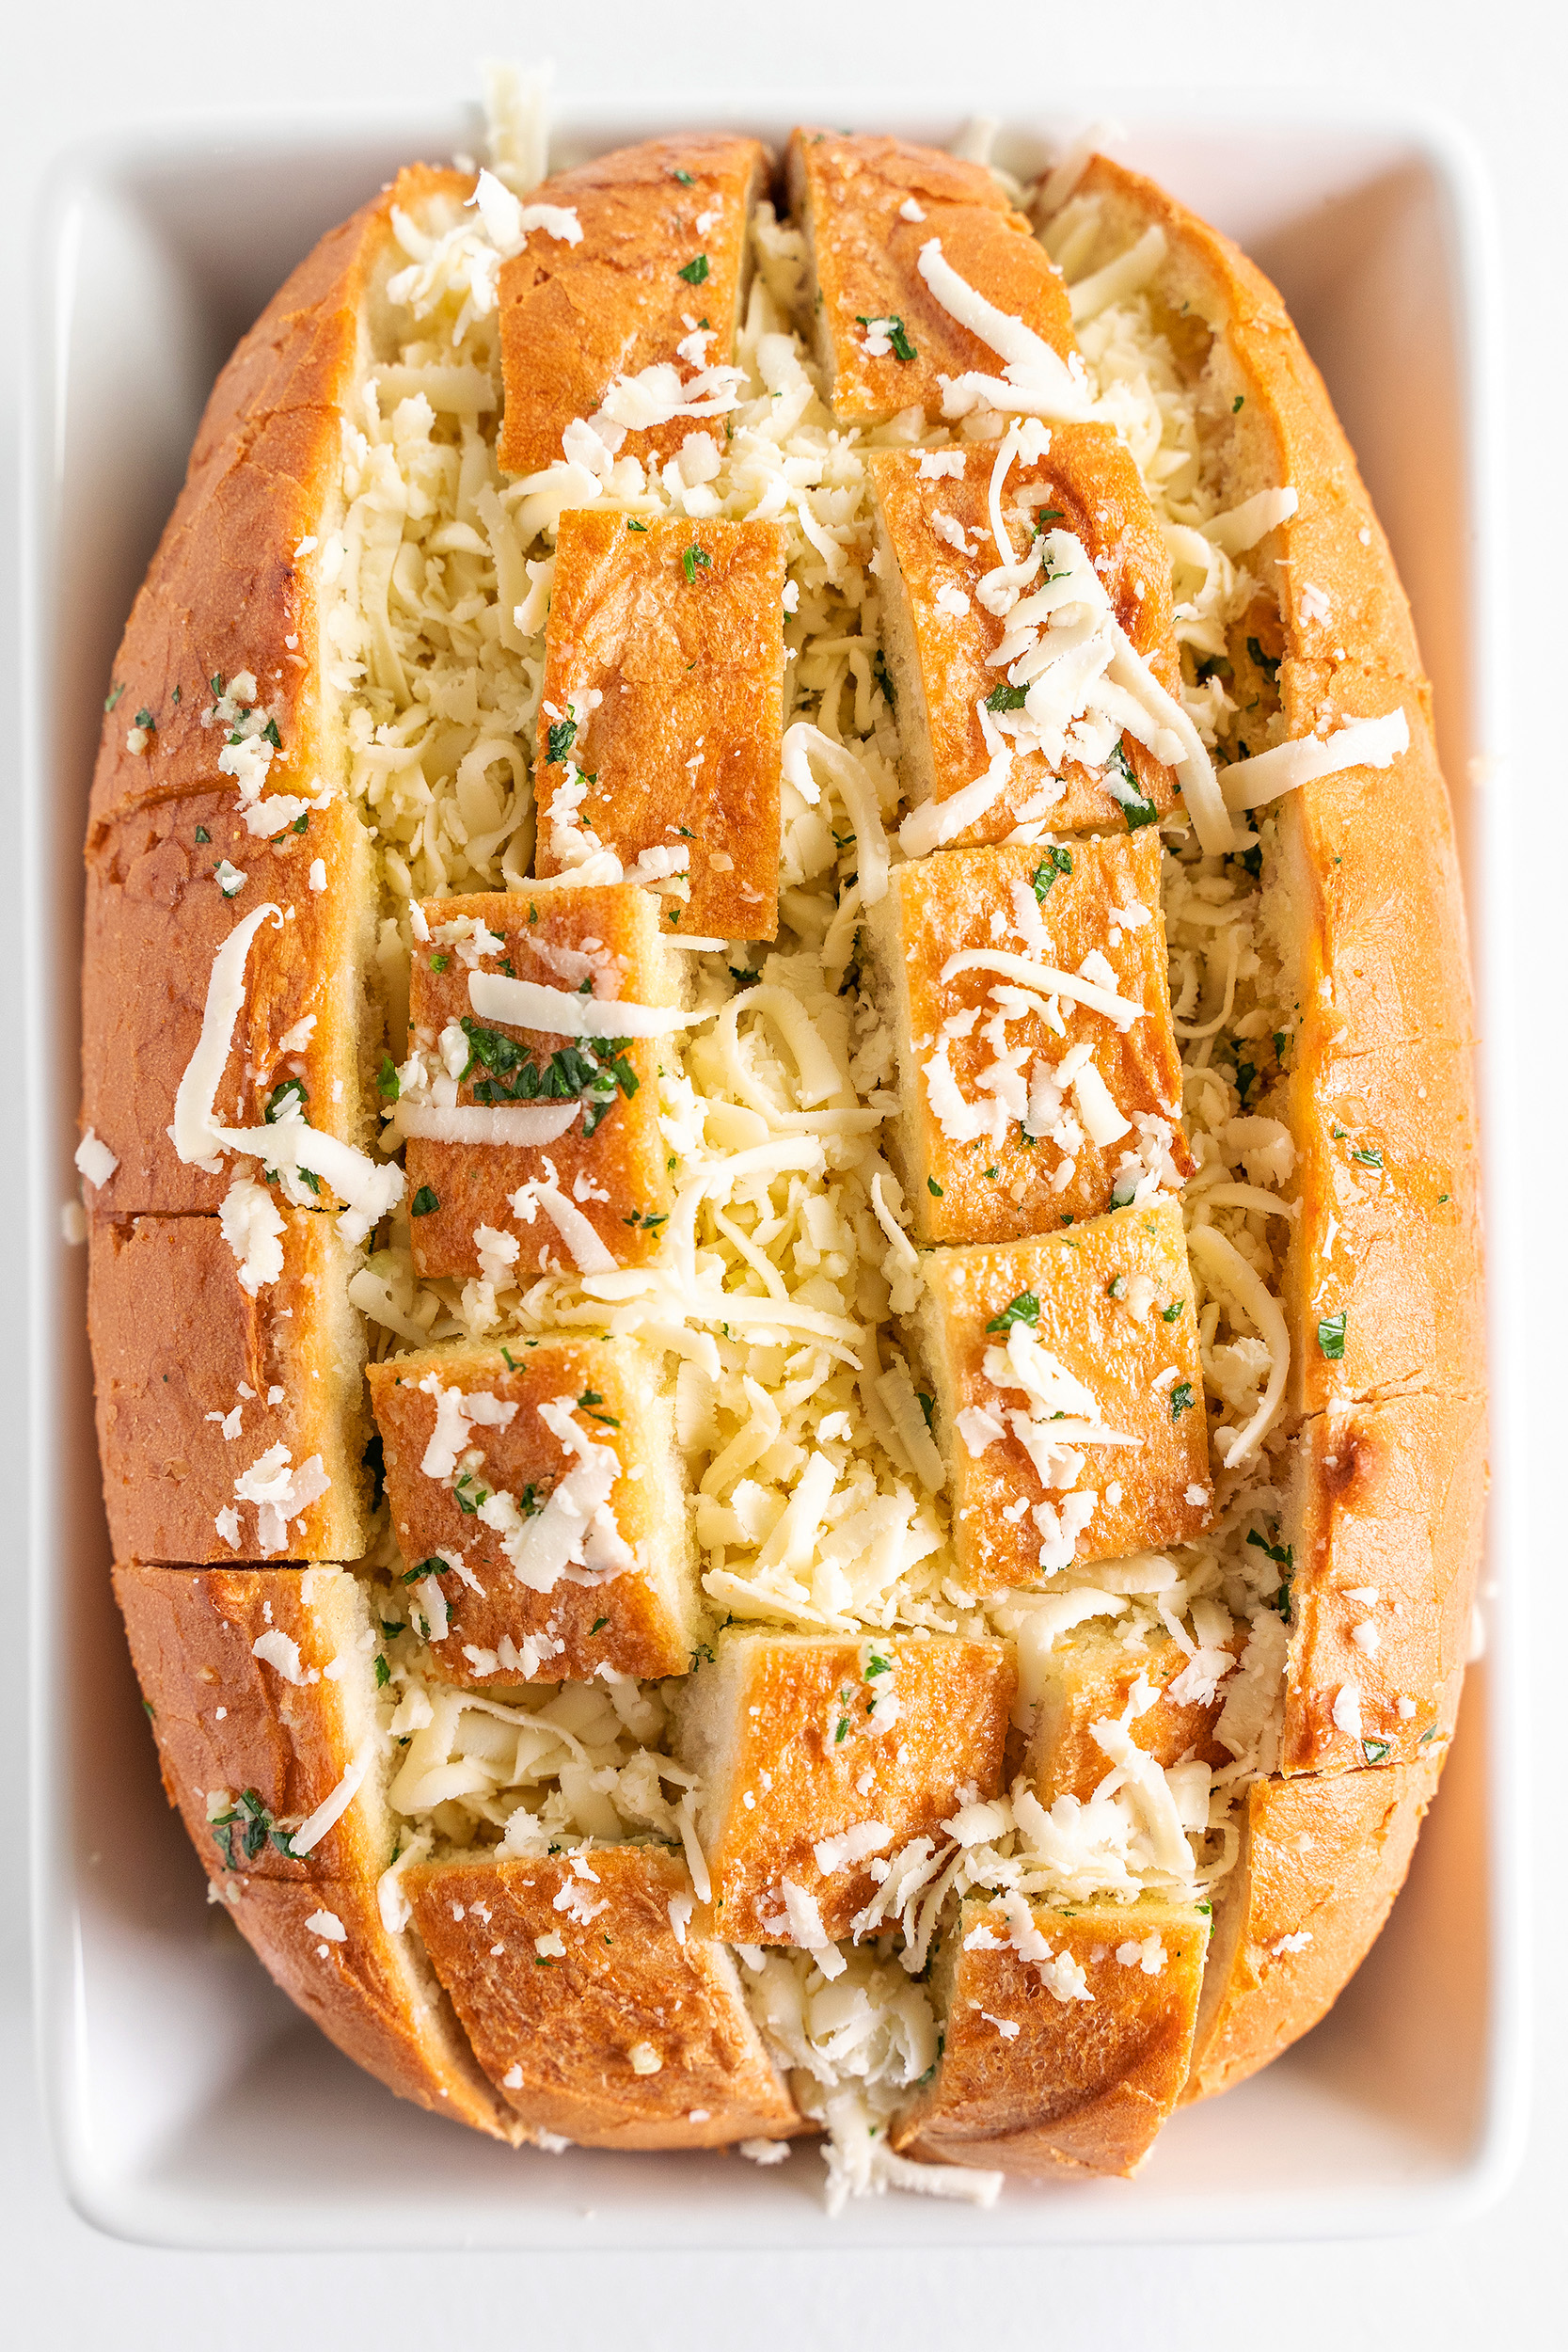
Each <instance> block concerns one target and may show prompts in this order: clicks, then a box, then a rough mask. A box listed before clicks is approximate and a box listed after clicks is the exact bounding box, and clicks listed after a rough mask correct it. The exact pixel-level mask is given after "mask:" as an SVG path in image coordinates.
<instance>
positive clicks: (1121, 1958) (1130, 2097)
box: [894, 1896, 1209, 2180]
mask: <svg viewBox="0 0 1568 2352" xmlns="http://www.w3.org/2000/svg"><path fill="white" fill-rule="evenodd" d="M1028 1911H1029V1919H1028V1920H1027V1921H1025V1922H1024V1925H1025V1928H1027V1927H1028V1926H1029V1925H1030V1924H1031V1923H1032V1925H1033V1927H1034V1928H1035V1930H1036V1931H1037V1932H1038V1933H1039V1934H1040V1935H1042V1936H1043V1937H1044V1939H1045V1941H1046V1944H1047V1945H1048V1946H1049V1947H1050V1953H1051V1960H1053V1961H1056V1962H1061V1961H1063V1960H1066V1961H1067V1962H1069V1963H1075V1965H1076V1967H1077V1968H1078V1969H1080V1970H1081V1971H1082V1972H1083V1975H1082V1981H1083V1986H1084V1990H1085V1993H1087V1994H1088V1995H1089V1997H1088V1998H1087V1999H1084V1998H1075V1997H1073V1995H1072V1994H1071V1992H1070V1990H1069V1989H1068V1988H1069V1983H1070V1979H1062V1980H1060V1981H1061V1983H1062V1989H1061V1990H1060V1991H1058V1990H1056V1989H1054V1987H1053V1983H1052V1981H1051V1980H1050V1978H1049V1977H1048V1975H1047V1973H1046V1972H1047V1970H1049V1968H1050V1966H1051V1961H1047V1962H1046V1963H1045V1964H1044V1966H1043V1967H1042V1966H1041V1965H1039V1964H1037V1962H1036V1961H1034V1960H1030V1959H1025V1958H1023V1957H1022V1955H1021V1954H1020V1953H1019V1951H1018V1950H1017V1948H1016V1941H1017V1939H1016V1935H1015V1932H1014V1928H1013V1924H1012V1922H1011V1920H1010V1919H1009V1916H1008V1914H1007V1911H1006V1909H1005V1908H1004V1906H1003V1905H1002V1904H1001V1903H998V1902H994V1901H987V1900H985V1899H980V1898H975V1899H972V1900H970V1901H968V1902H966V1903H965V1904H964V1905H963V1908H962V1910H961V1912H960V1913H959V1915H958V1922H957V1924H956V1926H955V1927H954V1928H953V1929H952V1930H951V1931H949V1933H948V1936H947V1939H946V1944H945V1946H944V1949H943V1952H942V1961H941V1963H939V1968H940V1974H941V1977H942V1982H943V1986H944V1989H945V1990H946V1994H947V1999H946V2004H945V2007H946V2017H947V2024H946V2035H945V2042H944V2045H943V2049H942V2060H941V2063H940V2065H939V2067H938V2069H937V2076H936V2080H935V2082H934V2083H933V2084H932V2085H931V2086H930V2088H929V2090H926V2091H923V2092H922V2093H920V2094H919V2095H918V2096H917V2097H916V2098H915V2099H914V2100H913V2101H912V2102H911V2105H910V2106H908V2107H906V2108H905V2109H904V2110H903V2112H902V2113H901V2114H900V2115H899V2117H898V2118H897V2120H896V2122H895V2125H894V2145H895V2148H898V2149H899V2150H901V2151H902V2152H903V2153H905V2154H908V2155H913V2156H920V2157H924V2158H926V2159H927V2161H928V2162H930V2163H933V2164H968V2165H981V2166H990V2165H1000V2166H1001V2167H1002V2168H1003V2169H1004V2170H1006V2171H1007V2172H1017V2173H1021V2174H1022V2175H1023V2176H1024V2177H1025V2178H1030V2177H1033V2178H1036V2179H1048V2180H1049V2179H1053V2178H1059V2177H1060V2176H1061V2175H1062V2174H1063V2173H1064V2172H1067V2173H1070V2172H1076V2171H1091V2172H1119V2173H1129V2172H1133V2171H1135V2170H1136V2169H1137V2168H1138V2166H1139V2164H1140V2163H1141V2162H1142V2160H1143V2158H1144V2157H1145V2156H1146V2155H1147V2154H1148V2151H1149V2149H1150V2147H1151V2146H1152V2145H1153V2142H1154V2138H1155V2136H1156V2134H1157V2133H1158V2131H1159V2129H1160V2127H1161V2125H1162V2124H1163V2123H1164V2122H1165V2120H1166V2118H1167V2117H1168V2116H1169V2114H1170V2112H1171V2109H1172V2108H1173V2107H1174V2106H1175V2105H1176V2102H1177V2100H1178V2098H1179V2097H1180V2092H1181V2087H1182V2085H1183V2083H1184V2082H1185V2081H1186V2078H1187V2066H1188V2059H1189V2056H1190V2053H1191V2049H1192V2040H1193V2024H1194V2020H1195V2018H1196V2013H1197V2003H1198V1988H1199V1985H1200V1984H1201V1982H1202V1978H1203V1961H1204V1953H1205V1950H1206V1949H1207V1947H1208V1942H1209V1923H1208V1921H1207V1919H1206V1918H1205V1917H1204V1915H1203V1914H1202V1913H1201V1912H1200V1911H1199V1910H1198V1909H1197V1908H1196V1906H1195V1905H1192V1904H1178V1903H1170V1902H1164V1901H1160V1900H1158V1899H1155V1898H1153V1897H1150V1896H1145V1897H1143V1898H1142V1899H1140V1900H1139V1901H1138V1902H1136V1903H1110V1902H1098V1903H1078V1904H1073V1905H1071V1906H1069V1907H1068V1908H1058V1907H1056V1906H1055V1905H1053V1904H1049V1903H1044V1902H1039V1901H1036V1902H1033V1903H1031V1904H1030V1905H1029V1906H1028ZM1149 1937H1157V1938H1158V1940H1159V1945H1160V1950H1159V1952H1158V1953H1156V1952H1155V1951H1154V1950H1153V1949H1152V1947H1147V1944H1146V1939H1148V1938H1149ZM1145 1948H1147V1949H1148V1959H1149V1960H1150V1961H1151V1962H1155V1963H1156V1965H1154V1966H1153V1967H1152V1968H1146V1966H1145V1964H1144V1956H1143V1955H1144V1949H1145ZM1006 2026H1013V2027H1015V2028H1016V2030H1015V2031H1014V2032H1012V2033H1011V2034H1008V2033H1006V2032H1005V2031H1004V2030H1003V2028H1004V2027H1006Z"/></svg>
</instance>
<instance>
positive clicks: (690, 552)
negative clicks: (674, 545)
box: [681, 540, 713, 588]
mask: <svg viewBox="0 0 1568 2352" xmlns="http://www.w3.org/2000/svg"><path fill="white" fill-rule="evenodd" d="M712 561H713V558H712V557H711V556H710V555H709V553H708V551H707V549H706V548H700V547H699V546H698V545H697V543H696V541H695V540H693V541H692V543H691V545H690V546H689V548H682V549H681V569H682V571H683V572H684V573H685V574H686V584H687V586H688V587H689V588H690V587H692V586H694V585H695V582H696V579H697V567H698V565H699V564H701V565H702V567H703V569H704V570H706V569H707V567H708V565H709V564H711V563H712Z"/></svg>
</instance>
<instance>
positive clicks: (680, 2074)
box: [406, 1846, 810, 2148]
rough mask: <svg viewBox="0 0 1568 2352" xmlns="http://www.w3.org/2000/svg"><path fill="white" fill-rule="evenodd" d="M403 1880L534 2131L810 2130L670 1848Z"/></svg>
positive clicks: (638, 2141) (640, 2135)
mask: <svg viewBox="0 0 1568 2352" xmlns="http://www.w3.org/2000/svg"><path fill="white" fill-rule="evenodd" d="M406 1883H407V1888H408V1897H409V1900H410V1901H411V1902H412V1904H413V1906H414V1916H415V1918H416V1919H417V1920H418V1922H419V1925H420V1932H421V1933H422V1935H423V1937H424V1940H425V1945H426V1948H427V1949H428V1951H429V1953H430V1956H431V1959H432V1961H433V1963H434V1964H435V1967H436V1974H437V1975H438V1976H439V1977H440V1979H441V1980H442V1982H443V1983H444V1984H445V1985H446V1987H447V1989H448V1991H449V1992H450V1994H451V1997H452V2000H453V2002H454V2004H455V2006H456V2009H457V2012H458V2014H459V2016H460V2017H461V2018H462V2019H463V2021H464V2024H465V2025H466V2026H467V2029H468V2033H469V2035H470V2037H471V2039H472V2042H473V2045H474V2048H475V2050H476V2051H477V2053H478V2055H479V2058H480V2060H481V2062H482V2064H483V2067H484V2069H485V2071H486V2073H487V2074H489V2076H490V2078H491V2080H492V2081H493V2082H494V2083H496V2084H497V2085H498V2086H499V2089H500V2090H501V2091H502V2093H503V2095H504V2096H505V2097H506V2098H507V2099H508V2100H510V2101H511V2103H512V2105H513V2106H514V2107H515V2110H516V2112H517V2114H518V2115H519V2117H521V2118H522V2119H523V2121H524V2122H525V2124H526V2126H527V2128H528V2129H529V2131H530V2132H531V2133H536V2132H539V2131H545V2132H550V2133H555V2134H559V2135H562V2136H563V2137H565V2138H568V2139H572V2140H576V2141H578V2143H579V2144H580V2145H582V2146H584V2147H588V2148H718V2147H723V2146H725V2145H727V2144H728V2143H729V2142H730V2141H732V2140H736V2139H751V2138H761V2139H783V2138H785V2137H788V2136H789V2135H790V2134H791V2133H793V2132H800V2131H804V2130H808V2129H809V2128H810V2126H809V2125H807V2124H806V2123H805V2122H803V2121H802V2119H801V2117H800V2114H799V2112H798V2111H797V2109H796V2106H795V2103H794V2101H793V2100H792V2099H791V2098H790V2096H789V2093H788V2091H787V2090H786V2089H785V2087H784V2081H783V2079H782V2077H781V2076H780V2074H779V2072H778V2069H777V2067H776V2066H775V2065H774V2064H773V2061H772V2059H771V2058H769V2057H768V2053H767V2051H766V2050H765V2048H764V2046H763V2042H762V2038H761V2036H760V2034H759V2033H758V2031H757V2028H756V2026H754V2025H753V2024H752V2019H751V2016H750V2014H749V2012H748V2010H747V2008H746V2004H745V2001H744V2000H743V1998H742V1996H741V1992H740V1978H739V1971H738V1970H737V1969H736V1964H735V1962H734V1960H733V1959H732V1958H731V1957H730V1954H729V1953H728V1952H727V1951H726V1950H725V1949H724V1947H723V1946H722V1945H721V1944H718V1943H716V1942H715V1941H714V1939H713V1936H712V1934H711V1932H710V1931H709V1930H708V1928H707V1926H706V1924H705V1919H704V1917H703V1915H701V1913H700V1912H698V1911H697V1910H696V1909H695V1907H694V1898H693V1895H692V1889H691V1878H690V1873H689V1871H688V1869H687V1867H686V1865H685V1863H684V1862H683V1861H682V1860H681V1859H680V1857H679V1855H678V1854H675V1853H673V1852H672V1851H670V1849H669V1848H668V1847H666V1846H595V1847H593V1848H591V1849H587V1850H583V1849H579V1850H578V1852H576V1853H574V1854H543V1855H537V1856H529V1857H526V1858H514V1857H512V1856H510V1855H508V1856H505V1857H503V1858H500V1859H493V1858H492V1859H485V1860H483V1861H467V1860H464V1859H461V1858H459V1859H457V1860H455V1861H451V1862H444V1863H430V1864H422V1865H416V1866H414V1867H411V1868H410V1869H409V1870H408V1872H407V1873H406ZM672 1906H673V1907H674V1908H673V1911H672ZM683 1906H687V1907H688V1908H687V1909H686V1915H685V1917H684V1919H681V1918H680V1913H681V1909H682V1907H683ZM677 1919H679V1920H680V1924H679V1927H678V1930H677V1926H676V1920H677ZM542 1940H543V1941H544V1942H545V1943H546V1947H547V1948H546V1951H544V1952H541V1951H540V1950H539V1948H538V1947H539V1944H540V1942H541V1941H542ZM558 1946H559V1947H560V1948H559V1949H558V1948H557V1947H558Z"/></svg>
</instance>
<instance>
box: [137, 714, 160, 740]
mask: <svg viewBox="0 0 1568 2352" xmlns="http://www.w3.org/2000/svg"><path fill="white" fill-rule="evenodd" d="M136 724H137V726H139V727H145V728H146V730H147V732H148V734H149V735H156V734H157V732H158V722H157V720H156V719H154V717H153V716H152V713H151V711H150V710H138V711H137V713H136Z"/></svg>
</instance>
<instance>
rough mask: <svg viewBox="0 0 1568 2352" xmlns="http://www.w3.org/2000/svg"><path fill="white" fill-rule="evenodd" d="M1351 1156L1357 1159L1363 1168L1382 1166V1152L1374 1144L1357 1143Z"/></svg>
mask: <svg viewBox="0 0 1568 2352" xmlns="http://www.w3.org/2000/svg"><path fill="white" fill-rule="evenodd" d="M1351 1158H1352V1159H1353V1160H1356V1161H1358V1162H1359V1163H1360V1165H1361V1166H1362V1167H1363V1168H1381V1167H1382V1166H1383V1154H1382V1152H1380V1151H1379V1150H1378V1149H1377V1147H1376V1146H1375V1144H1357V1145H1356V1147H1355V1150H1354V1152H1352V1153H1351Z"/></svg>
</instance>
